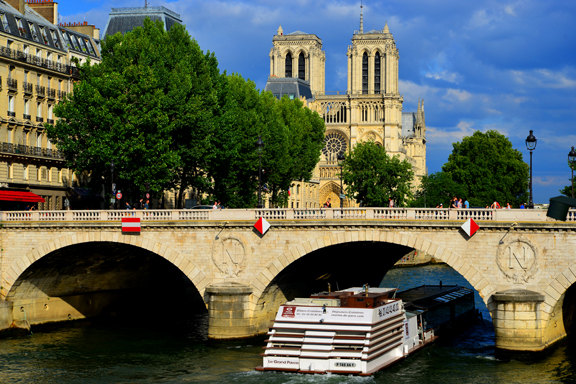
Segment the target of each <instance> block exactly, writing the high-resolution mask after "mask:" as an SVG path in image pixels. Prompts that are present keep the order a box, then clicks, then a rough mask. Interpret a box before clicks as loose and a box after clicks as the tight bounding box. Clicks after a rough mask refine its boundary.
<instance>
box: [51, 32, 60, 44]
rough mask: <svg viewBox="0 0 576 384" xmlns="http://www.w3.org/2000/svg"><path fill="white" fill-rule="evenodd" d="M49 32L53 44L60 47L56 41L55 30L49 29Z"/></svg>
mask: <svg viewBox="0 0 576 384" xmlns="http://www.w3.org/2000/svg"><path fill="white" fill-rule="evenodd" d="M50 34H51V35H52V41H53V42H54V46H55V47H56V48H60V42H59V41H58V35H57V34H56V31H53V30H50Z"/></svg>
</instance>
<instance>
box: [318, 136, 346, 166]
mask: <svg viewBox="0 0 576 384" xmlns="http://www.w3.org/2000/svg"><path fill="white" fill-rule="evenodd" d="M324 143H325V145H324V148H323V149H322V153H323V154H324V156H326V158H327V159H332V160H335V159H336V156H338V154H339V153H340V152H342V153H344V152H346V138H345V137H344V136H342V135H341V134H339V133H335V132H332V133H329V134H327V135H326V138H325V139H324Z"/></svg>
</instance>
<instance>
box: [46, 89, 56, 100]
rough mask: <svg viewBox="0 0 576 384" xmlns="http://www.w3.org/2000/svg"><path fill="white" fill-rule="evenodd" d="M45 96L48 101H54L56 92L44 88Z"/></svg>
mask: <svg viewBox="0 0 576 384" xmlns="http://www.w3.org/2000/svg"><path fill="white" fill-rule="evenodd" d="M46 96H48V98H49V99H55V98H56V90H55V89H54V88H46Z"/></svg>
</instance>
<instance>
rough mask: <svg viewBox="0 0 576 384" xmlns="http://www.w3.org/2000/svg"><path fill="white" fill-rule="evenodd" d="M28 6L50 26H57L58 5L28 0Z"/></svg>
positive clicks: (51, 2) (48, 0) (45, 0)
mask: <svg viewBox="0 0 576 384" xmlns="http://www.w3.org/2000/svg"><path fill="white" fill-rule="evenodd" d="M20 1H22V0H20ZM27 4H28V6H29V7H30V8H32V9H33V10H35V11H36V12H38V13H39V14H40V16H42V17H43V18H45V19H46V20H48V22H50V23H52V24H55V25H56V24H58V3H55V2H54V1H52V0H42V1H37V0H36V1H32V0H28V3H27Z"/></svg>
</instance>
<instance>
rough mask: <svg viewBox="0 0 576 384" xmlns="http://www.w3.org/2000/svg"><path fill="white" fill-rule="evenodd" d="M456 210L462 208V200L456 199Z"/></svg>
mask: <svg viewBox="0 0 576 384" xmlns="http://www.w3.org/2000/svg"><path fill="white" fill-rule="evenodd" d="M458 208H462V198H460V199H458Z"/></svg>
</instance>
